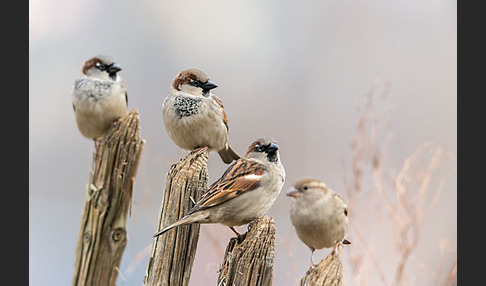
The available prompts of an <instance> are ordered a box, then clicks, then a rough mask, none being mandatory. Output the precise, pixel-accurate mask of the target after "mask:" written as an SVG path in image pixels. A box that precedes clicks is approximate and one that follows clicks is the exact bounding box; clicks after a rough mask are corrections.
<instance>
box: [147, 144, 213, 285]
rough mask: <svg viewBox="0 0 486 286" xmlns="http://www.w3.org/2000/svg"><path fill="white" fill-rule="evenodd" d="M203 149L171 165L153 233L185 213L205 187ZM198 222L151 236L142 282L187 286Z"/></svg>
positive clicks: (205, 172)
mask: <svg viewBox="0 0 486 286" xmlns="http://www.w3.org/2000/svg"><path fill="white" fill-rule="evenodd" d="M207 164H208V151H207V148H203V149H198V150H196V151H193V152H191V153H189V155H187V156H186V157H185V158H183V159H182V160H181V161H180V162H179V163H177V164H174V165H172V167H171V169H170V170H169V172H168V174H167V177H166V180H165V190H164V199H163V203H162V206H161V210H160V216H159V223H158V226H157V229H155V230H154V233H155V232H156V231H158V230H160V229H162V228H163V227H164V226H167V225H169V224H170V223H173V222H175V221H177V220H178V219H180V218H182V217H183V216H185V215H186V214H187V213H188V212H189V210H190V209H191V208H192V206H193V205H194V203H193V200H197V199H199V198H200V197H201V196H202V194H203V192H204V191H206V189H207V182H208V170H207ZM199 228H200V225H199V224H191V225H186V226H179V227H176V228H174V229H172V230H171V231H169V232H167V233H165V234H163V235H160V236H157V237H156V238H154V241H153V244H152V254H151V256H150V260H149V263H148V267H147V272H146V274H145V278H144V281H143V285H171V286H179V285H184V286H187V285H188V284H189V278H190V276H191V270H192V265H193V262H194V258H195V255H196V248H197V242H198V239H199Z"/></svg>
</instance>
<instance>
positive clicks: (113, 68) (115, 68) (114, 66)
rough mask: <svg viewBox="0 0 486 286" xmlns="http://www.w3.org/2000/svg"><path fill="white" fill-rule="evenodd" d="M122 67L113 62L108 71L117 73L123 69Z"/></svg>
mask: <svg viewBox="0 0 486 286" xmlns="http://www.w3.org/2000/svg"><path fill="white" fill-rule="evenodd" d="M121 70H122V68H121V66H119V65H118V64H117V63H114V64H112V65H111V66H110V67H109V68H108V73H109V74H114V73H117V72H119V71H121Z"/></svg>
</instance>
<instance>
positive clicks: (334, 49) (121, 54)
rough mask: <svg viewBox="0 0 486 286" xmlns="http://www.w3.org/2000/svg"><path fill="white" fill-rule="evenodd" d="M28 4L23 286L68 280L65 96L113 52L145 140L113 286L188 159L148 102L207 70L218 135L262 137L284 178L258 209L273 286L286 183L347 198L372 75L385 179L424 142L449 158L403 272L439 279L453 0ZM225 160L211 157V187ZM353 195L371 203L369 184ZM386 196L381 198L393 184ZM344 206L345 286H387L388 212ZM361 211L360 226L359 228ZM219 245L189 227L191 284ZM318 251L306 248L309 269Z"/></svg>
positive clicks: (282, 240) (72, 160)
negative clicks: (305, 182)
mask: <svg viewBox="0 0 486 286" xmlns="http://www.w3.org/2000/svg"><path fill="white" fill-rule="evenodd" d="M29 4H30V9H29V186H30V190H29V232H30V234H31V235H30V236H29V252H30V255H29V280H30V284H31V285H70V283H71V280H72V276H73V269H74V261H75V248H76V242H77V236H78V231H79V223H80V220H81V213H82V209H83V205H84V199H85V195H86V184H87V182H88V178H89V170H90V167H91V159H92V152H93V142H92V141H91V140H88V139H86V138H84V137H82V136H81V134H80V133H79V131H78V129H77V126H76V122H75V118H74V113H73V110H72V106H71V97H70V92H71V88H72V84H73V82H74V80H75V79H76V78H77V77H78V76H80V72H81V67H82V65H83V63H84V61H85V60H87V59H88V58H90V57H92V56H95V55H98V54H107V55H111V56H113V57H114V58H115V59H116V60H117V62H118V63H119V64H120V65H121V66H122V67H123V70H122V71H121V72H120V75H121V76H122V77H123V79H124V80H125V83H126V86H127V89H128V96H129V101H128V109H129V110H130V109H132V108H134V107H135V108H137V109H138V110H139V112H140V120H141V137H142V138H143V139H145V140H146V141H147V143H146V145H145V148H144V150H143V153H142V158H141V162H140V167H139V170H138V174H137V179H136V183H135V188H134V200H133V201H134V204H133V210H132V216H131V217H130V218H129V220H128V225H127V227H128V237H129V241H128V244H127V247H126V248H125V252H124V254H123V258H122V262H121V265H120V270H121V275H119V277H118V283H117V285H124V286H131V285H142V281H143V277H144V274H145V270H146V267H147V263H148V256H149V252H150V249H151V245H152V235H153V233H154V232H155V227H156V222H157V220H158V215H159V209H160V204H161V202H162V197H163V186H164V180H165V176H166V174H167V171H168V170H169V168H170V166H171V164H173V163H176V162H178V161H179V159H180V158H181V157H183V156H185V155H186V154H187V151H184V150H181V149H180V148H178V147H177V146H176V145H175V144H174V143H173V142H172V141H171V140H170V138H169V137H168V134H167V133H166V131H165V129H164V127H163V122H162V113H161V105H162V102H163V100H164V98H165V96H166V95H167V93H168V89H169V85H170V83H171V81H172V79H173V78H174V77H175V76H176V75H177V73H178V72H179V71H180V70H182V69H185V68H190V67H198V68H201V69H203V70H205V71H206V72H207V73H208V74H209V76H210V77H211V80H213V81H214V82H216V83H217V84H218V88H216V89H215V90H213V93H214V94H215V95H216V96H218V97H219V98H220V99H221V100H222V102H223V104H224V106H225V110H226V112H227V114H228V119H229V125H230V142H231V144H232V146H233V147H234V148H235V149H236V150H237V151H238V152H239V153H244V152H245V151H246V149H247V147H248V145H249V144H250V143H251V142H252V141H253V140H255V139H257V138H259V137H262V136H272V137H274V138H275V139H276V140H277V141H278V143H279V146H280V155H281V159H282V163H283V165H284V167H285V169H286V172H287V177H286V183H285V185H284V188H283V190H282V193H281V194H280V195H279V197H278V198H277V200H276V202H275V204H274V205H273V206H272V208H271V209H270V210H269V212H268V215H269V216H271V217H273V218H274V220H275V224H276V232H277V239H276V261H275V266H274V272H273V274H274V285H278V286H285V285H296V282H297V281H298V280H299V279H300V278H301V277H303V276H304V274H305V272H306V270H307V269H308V267H309V258H310V250H309V249H308V248H307V247H306V246H305V245H304V244H303V243H302V242H301V241H300V240H299V239H298V237H297V235H296V234H295V231H294V229H293V227H292V225H291V224H290V218H289V214H288V209H289V205H290V198H288V197H286V196H285V190H286V189H287V188H288V187H290V185H291V184H292V183H293V182H295V181H296V180H297V179H298V178H300V177H303V176H311V177H315V178H317V179H320V180H322V181H324V182H325V183H326V184H327V185H328V186H329V187H330V188H332V189H334V190H336V191H337V192H339V193H340V194H341V195H342V196H343V197H344V199H345V200H348V199H349V196H348V193H347V192H346V184H347V183H346V181H349V180H350V177H351V160H352V157H353V149H352V145H351V142H352V140H353V137H354V135H355V133H356V126H357V120H358V112H357V109H356V106H357V105H356V103H357V99H358V97H359V96H363V95H364V94H366V93H367V92H369V91H370V89H371V88H372V86H373V84H374V82H375V81H376V80H377V79H382V80H383V81H386V82H388V83H389V85H390V90H389V93H388V96H387V98H386V99H382V98H381V97H380V96H379V91H377V92H376V93H377V94H376V96H375V98H374V101H375V103H376V107H375V109H376V111H377V113H378V114H379V115H381V114H383V112H388V113H386V114H388V116H390V117H389V118H391V122H392V124H391V125H389V126H388V128H389V129H386V130H385V129H383V130H382V131H381V132H382V134H385V133H386V132H388V133H386V134H388V135H390V136H391V137H390V141H389V143H388V148H387V150H386V156H387V163H388V165H387V166H386V167H387V168H388V169H386V170H385V172H386V173H393V172H395V173H397V172H398V171H399V170H400V169H401V168H402V165H403V164H404V162H405V160H406V158H408V157H409V156H410V155H411V154H412V153H413V152H414V151H415V150H416V149H417V148H419V146H421V145H422V144H423V143H424V142H433V144H436V145H437V146H441V148H442V149H443V150H445V151H446V152H448V154H449V157H448V158H447V159H445V160H444V161H443V164H442V165H441V167H440V168H439V169H438V171H437V172H436V173H434V177H433V178H432V181H431V184H433V185H434V184H435V186H437V185H438V181H439V179H440V178H441V177H442V176H444V175H446V174H447V175H448V177H447V179H446V180H445V183H444V187H443V189H442V192H441V194H440V197H439V198H438V200H437V203H436V204H435V205H434V207H433V208H432V209H430V211H428V212H426V213H424V216H423V220H422V221H421V228H420V229H421V233H420V241H419V244H418V245H417V248H416V249H415V250H414V252H413V253H412V257H411V258H410V260H409V261H408V263H407V264H406V268H405V273H406V277H407V279H408V282H409V283H410V285H435V283H436V281H439V282H440V283H441V282H442V281H444V280H445V279H446V277H447V275H448V274H449V272H450V269H451V268H452V267H453V266H454V263H456V259H457V253H456V252H457V250H456V247H457V234H456V232H457V205H456V203H457V176H456V173H455V172H454V168H455V166H456V162H457V158H456V157H457V111H456V110H457V109H456V108H457V3H456V1H448V0H426V1H417V0H412V1H383V0H370V1H307V0H305V1H275V0H274V1H257V0H249V1H238V2H237V1H223V0H218V1H211V0H208V1H186V0H182V1H160V0H159V1H153V0H144V1H94V0H87V1H76V2H75V1H61V0H30V1H29ZM378 90H380V88H378ZM379 118H383V116H382V117H379ZM381 123H383V124H382V125H380V126H383V125H385V124H384V122H381ZM383 137H386V136H385V135H383ZM226 167H227V165H225V164H224V163H223V162H222V161H221V160H220V158H219V156H218V155H217V154H216V153H211V154H210V158H209V177H210V179H209V183H212V182H214V181H215V180H216V179H217V178H218V177H219V176H220V175H221V174H222V173H223V172H224V170H225V169H226ZM365 175H367V174H365ZM368 175H369V174H368ZM370 180H371V178H370V177H365V178H364V181H365V182H368V183H369V182H370ZM348 183H349V182H348ZM367 188H368V189H369V190H368V193H367V194H371V197H373V198H374V199H373V202H374V203H378V204H379V201H380V200H379V198H378V199H377V196H376V193H374V192H375V190H374V189H373V185H372V184H371V183H369V184H368V187H367ZM432 189H433V188H432ZM387 191H388V192H390V194H391V195H390V197H392V198H393V192H392V190H391V189H390V190H387ZM363 193H365V192H363ZM373 194H375V195H373ZM432 196H433V193H429V194H427V199H428V200H430V197H432ZM357 199H358V200H361V201H362V202H363V201H366V199H367V198H362V197H358V198H357ZM356 206H357V207H356V208H355V209H350V212H351V213H353V215H354V217H351V218H354V221H353V220H351V221H350V229H351V230H350V233H349V235H348V239H349V240H350V241H352V242H353V244H352V245H350V246H346V247H345V248H344V249H343V271H344V279H345V285H393V281H394V278H395V271H396V267H397V263H398V259H399V256H398V253H399V252H398V251H397V248H396V245H395V242H394V241H395V238H396V236H395V235H396V233H395V232H394V228H393V225H392V224H391V223H390V221H389V220H387V218H389V217H390V211H389V210H387V208H386V207H384V206H381V205H380V206H378V207H377V208H376V209H375V210H374V211H373V215H371V216H370V213H371V212H370V209H369V208H365V207H363V204H356ZM375 212H376V215H375ZM365 218H370V219H371V220H370V221H366V222H363V220H365ZM363 228H364V229H363ZM239 229H240V230H241V231H244V230H245V227H241V228H239ZM215 233H217V235H215ZM370 233H371V234H370ZM231 236H232V232H231V231H230V230H229V229H228V228H227V227H224V226H221V225H203V226H202V227H201V236H200V238H199V243H198V249H197V254H196V261H195V263H194V267H193V271H192V277H191V283H190V285H216V280H217V276H218V274H217V270H218V268H219V264H220V263H221V262H222V259H223V254H224V250H225V248H226V245H227V243H228V241H229V239H230V237H231ZM366 245H367V247H364V246H366ZM366 248H367V249H369V253H368V254H366V259H364V260H361V263H363V264H365V265H367V267H369V271H367V274H366V275H364V276H359V275H357V274H356V272H355V271H354V267H353V266H352V265H353V263H354V264H355V263H356V261H354V262H353V260H352V259H351V257H353V254H356V253H357V252H360V251H361V252H363V251H364V249H366ZM329 251H330V250H328V249H323V250H319V251H317V252H316V254H315V256H314V259H315V261H316V262H317V261H320V260H321V259H322V258H324V257H325V256H326V255H327V254H328V253H329ZM370 253H371V254H370ZM371 257H372V260H373V261H374V262H373V261H372V260H370V259H371ZM375 267H379V269H380V270H377V268H375ZM380 271H381V272H382V273H383V276H384V278H380V277H379V275H378V274H377V273H379V272H380ZM418 281H420V282H418ZM440 283H439V284H440Z"/></svg>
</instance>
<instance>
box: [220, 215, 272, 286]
mask: <svg viewBox="0 0 486 286" xmlns="http://www.w3.org/2000/svg"><path fill="white" fill-rule="evenodd" d="M248 228H249V230H248V232H247V233H245V234H243V235H241V237H233V238H231V239H230V242H229V244H228V246H227V247H226V253H225V255H224V260H223V263H222V264H221V267H220V269H219V277H218V284H217V285H218V286H223V285H227V286H233V285H245V286H246V285H247V286H257V285H258V286H269V285H272V281H273V264H274V262H275V223H274V221H273V218H270V217H268V216H264V217H262V218H260V219H258V220H256V221H253V222H251V223H250V224H249V226H248Z"/></svg>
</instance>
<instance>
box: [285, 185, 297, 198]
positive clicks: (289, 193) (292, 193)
mask: <svg viewBox="0 0 486 286" xmlns="http://www.w3.org/2000/svg"><path fill="white" fill-rule="evenodd" d="M298 194H299V191H297V189H296V188H294V187H290V188H288V189H287V193H286V195H287V196H289V197H292V198H296V197H297V196H298Z"/></svg>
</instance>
